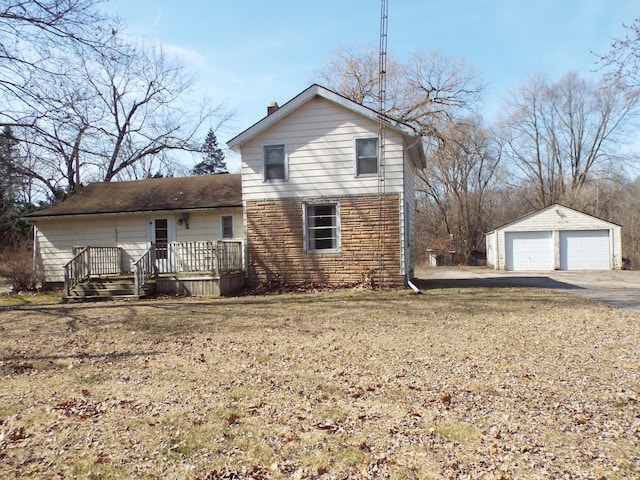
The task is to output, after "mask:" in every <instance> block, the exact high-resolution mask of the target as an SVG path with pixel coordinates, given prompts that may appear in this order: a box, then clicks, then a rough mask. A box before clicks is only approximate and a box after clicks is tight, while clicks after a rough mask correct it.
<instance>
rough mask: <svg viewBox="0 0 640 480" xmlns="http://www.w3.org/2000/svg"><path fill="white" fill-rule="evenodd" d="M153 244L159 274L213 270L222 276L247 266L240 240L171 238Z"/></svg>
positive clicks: (214, 273) (207, 271) (212, 271)
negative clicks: (169, 241) (168, 241)
mask: <svg viewBox="0 0 640 480" xmlns="http://www.w3.org/2000/svg"><path fill="white" fill-rule="evenodd" d="M154 247H155V252H156V267H157V269H158V270H157V271H158V273H159V274H162V273H211V274H212V275H214V276H219V275H223V274H226V273H231V272H236V271H242V270H243V268H244V262H243V256H242V252H243V249H242V242H240V241H235V240H220V241H209V240H202V241H196V242H171V243H168V244H161V245H155V246H154Z"/></svg>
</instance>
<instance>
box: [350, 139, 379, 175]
mask: <svg viewBox="0 0 640 480" xmlns="http://www.w3.org/2000/svg"><path fill="white" fill-rule="evenodd" d="M365 140H375V142H376V156H375V159H376V171H375V172H365V173H361V172H360V156H359V155H358V144H359V142H362V141H365ZM379 155H380V152H379V145H378V137H360V138H355V139H354V140H353V156H354V166H353V169H354V172H355V176H356V177H375V176H377V175H378V170H379V168H380V165H379ZM364 158H369V159H370V158H372V157H364Z"/></svg>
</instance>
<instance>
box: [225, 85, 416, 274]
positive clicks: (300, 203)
mask: <svg viewBox="0 0 640 480" xmlns="http://www.w3.org/2000/svg"><path fill="white" fill-rule="evenodd" d="M381 122H382V123H381ZM228 145H229V147H230V148H231V149H233V150H234V151H236V152H238V153H240V154H241V157H242V203H243V212H244V222H245V236H246V246H247V255H246V256H247V279H248V282H249V284H252V285H256V284H259V283H262V282H267V281H274V280H276V281H284V282H291V283H309V282H312V283H342V284H345V283H346V284H349V283H359V282H366V281H370V282H372V283H375V284H376V285H382V286H401V285H406V284H407V282H408V280H409V279H410V278H411V277H412V275H413V268H414V264H415V258H416V255H415V220H414V217H415V188H416V187H415V185H416V173H417V171H418V170H419V169H421V168H424V166H425V157H424V152H423V149H422V142H421V138H420V136H419V135H418V133H417V132H416V131H415V130H414V129H413V128H411V127H410V126H408V125H406V124H403V123H399V122H396V121H393V120H391V119H389V118H386V117H384V118H383V117H381V115H379V114H378V112H376V111H374V110H371V109H369V108H367V107H364V106H362V105H360V104H358V103H356V102H353V101H351V100H349V99H347V98H345V97H343V96H341V95H339V94H337V93H335V92H333V91H330V90H328V89H326V88H324V87H321V86H319V85H312V86H311V87H309V88H307V89H306V90H305V91H303V92H302V93H300V94H299V95H297V96H296V97H295V98H293V99H292V100H290V101H288V102H287V103H285V104H284V105H282V106H281V107H278V106H277V104H275V103H274V104H272V105H271V106H270V107H269V108H268V114H267V116H266V117H264V118H263V119H261V120H260V121H258V122H257V123H256V124H254V125H252V126H251V127H249V128H248V129H247V130H245V131H244V132H242V133H240V134H239V135H237V136H236V137H235V138H233V139H231V140H230V141H229V142H228Z"/></svg>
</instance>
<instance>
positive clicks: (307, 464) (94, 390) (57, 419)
mask: <svg viewBox="0 0 640 480" xmlns="http://www.w3.org/2000/svg"><path fill="white" fill-rule="evenodd" d="M5 298H6V297H5ZM1 302H2V299H0V304H1ZM5 303H6V302H5ZM0 378H1V388H0V478H36V479H38V478H47V479H49V478H85V479H102V478H105V479H107V478H108V479H112V478H115V479H118V478H122V479H125V478H140V479H201V480H205V479H207V480H216V479H251V478H253V479H288V478H292V479H302V478H318V479H347V478H363V479H364V478H392V479H403V478H407V479H408V478H420V479H429V478H460V479H462V478H483V479H516V478H518V479H521V478H533V479H536V478H540V479H543V478H544V479H548V478H567V479H576V478H588V479H601V478H602V479H604V478H607V479H622V478H640V404H639V403H638V402H639V399H640V315H639V314H635V313H629V312H624V311H621V310H618V309H615V308H612V307H606V306H600V305H596V304H592V303H589V302H588V301H586V300H584V299H581V298H578V297H573V296H566V295H561V294H558V293H554V292H549V291H544V290H535V289H494V290H489V289H486V290H485V289H465V290H458V289H439V290H432V291H428V292H426V293H425V294H424V295H419V296H415V295H411V294H410V293H408V292H404V291H403V292H397V291H394V292H370V291H359V290H348V291H341V292H330V293H329V292H324V293H323V292H316V293H306V294H284V295H273V296H262V297H244V298H234V299H205V300H203V299H159V300H147V301H131V302H125V301H118V302H108V303H91V304H68V305H62V304H57V305H56V304H53V303H49V304H46V302H45V304H37V303H22V302H20V301H16V300H14V301H13V303H12V304H11V305H6V304H5V306H3V307H2V306H0Z"/></svg>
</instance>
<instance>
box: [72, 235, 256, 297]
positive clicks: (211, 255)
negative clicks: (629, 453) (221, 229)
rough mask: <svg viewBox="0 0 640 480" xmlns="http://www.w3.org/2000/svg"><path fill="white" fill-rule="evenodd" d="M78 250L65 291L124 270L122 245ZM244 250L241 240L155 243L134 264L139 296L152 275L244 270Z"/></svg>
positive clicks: (221, 272)
mask: <svg viewBox="0 0 640 480" xmlns="http://www.w3.org/2000/svg"><path fill="white" fill-rule="evenodd" d="M78 248H79V250H76V251H77V252H78V253H77V255H75V256H74V257H73V258H72V259H71V261H69V263H67V264H66V265H65V267H64V279H65V291H66V294H67V296H69V295H70V292H71V290H72V289H73V288H74V287H75V286H76V285H78V284H79V283H80V282H82V281H83V280H85V279H87V278H89V277H92V276H101V275H118V274H121V273H123V272H122V249H121V248H119V247H78ZM243 252H244V249H243V247H242V242H241V241H237V240H219V241H209V240H203V241H195V242H171V243H167V244H159V245H158V244H154V245H151V247H149V248H148V249H147V251H146V252H145V253H144V254H143V255H142V256H141V257H140V258H138V259H137V260H136V261H135V262H134V263H133V273H134V278H135V288H136V292H137V294H138V295H140V294H141V289H142V288H143V287H144V285H145V284H146V283H147V282H148V281H149V279H150V278H152V277H154V276H156V275H158V274H172V273H208V274H211V275H213V276H220V275H225V274H229V273H234V272H242V271H243V270H244V254H243Z"/></svg>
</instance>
